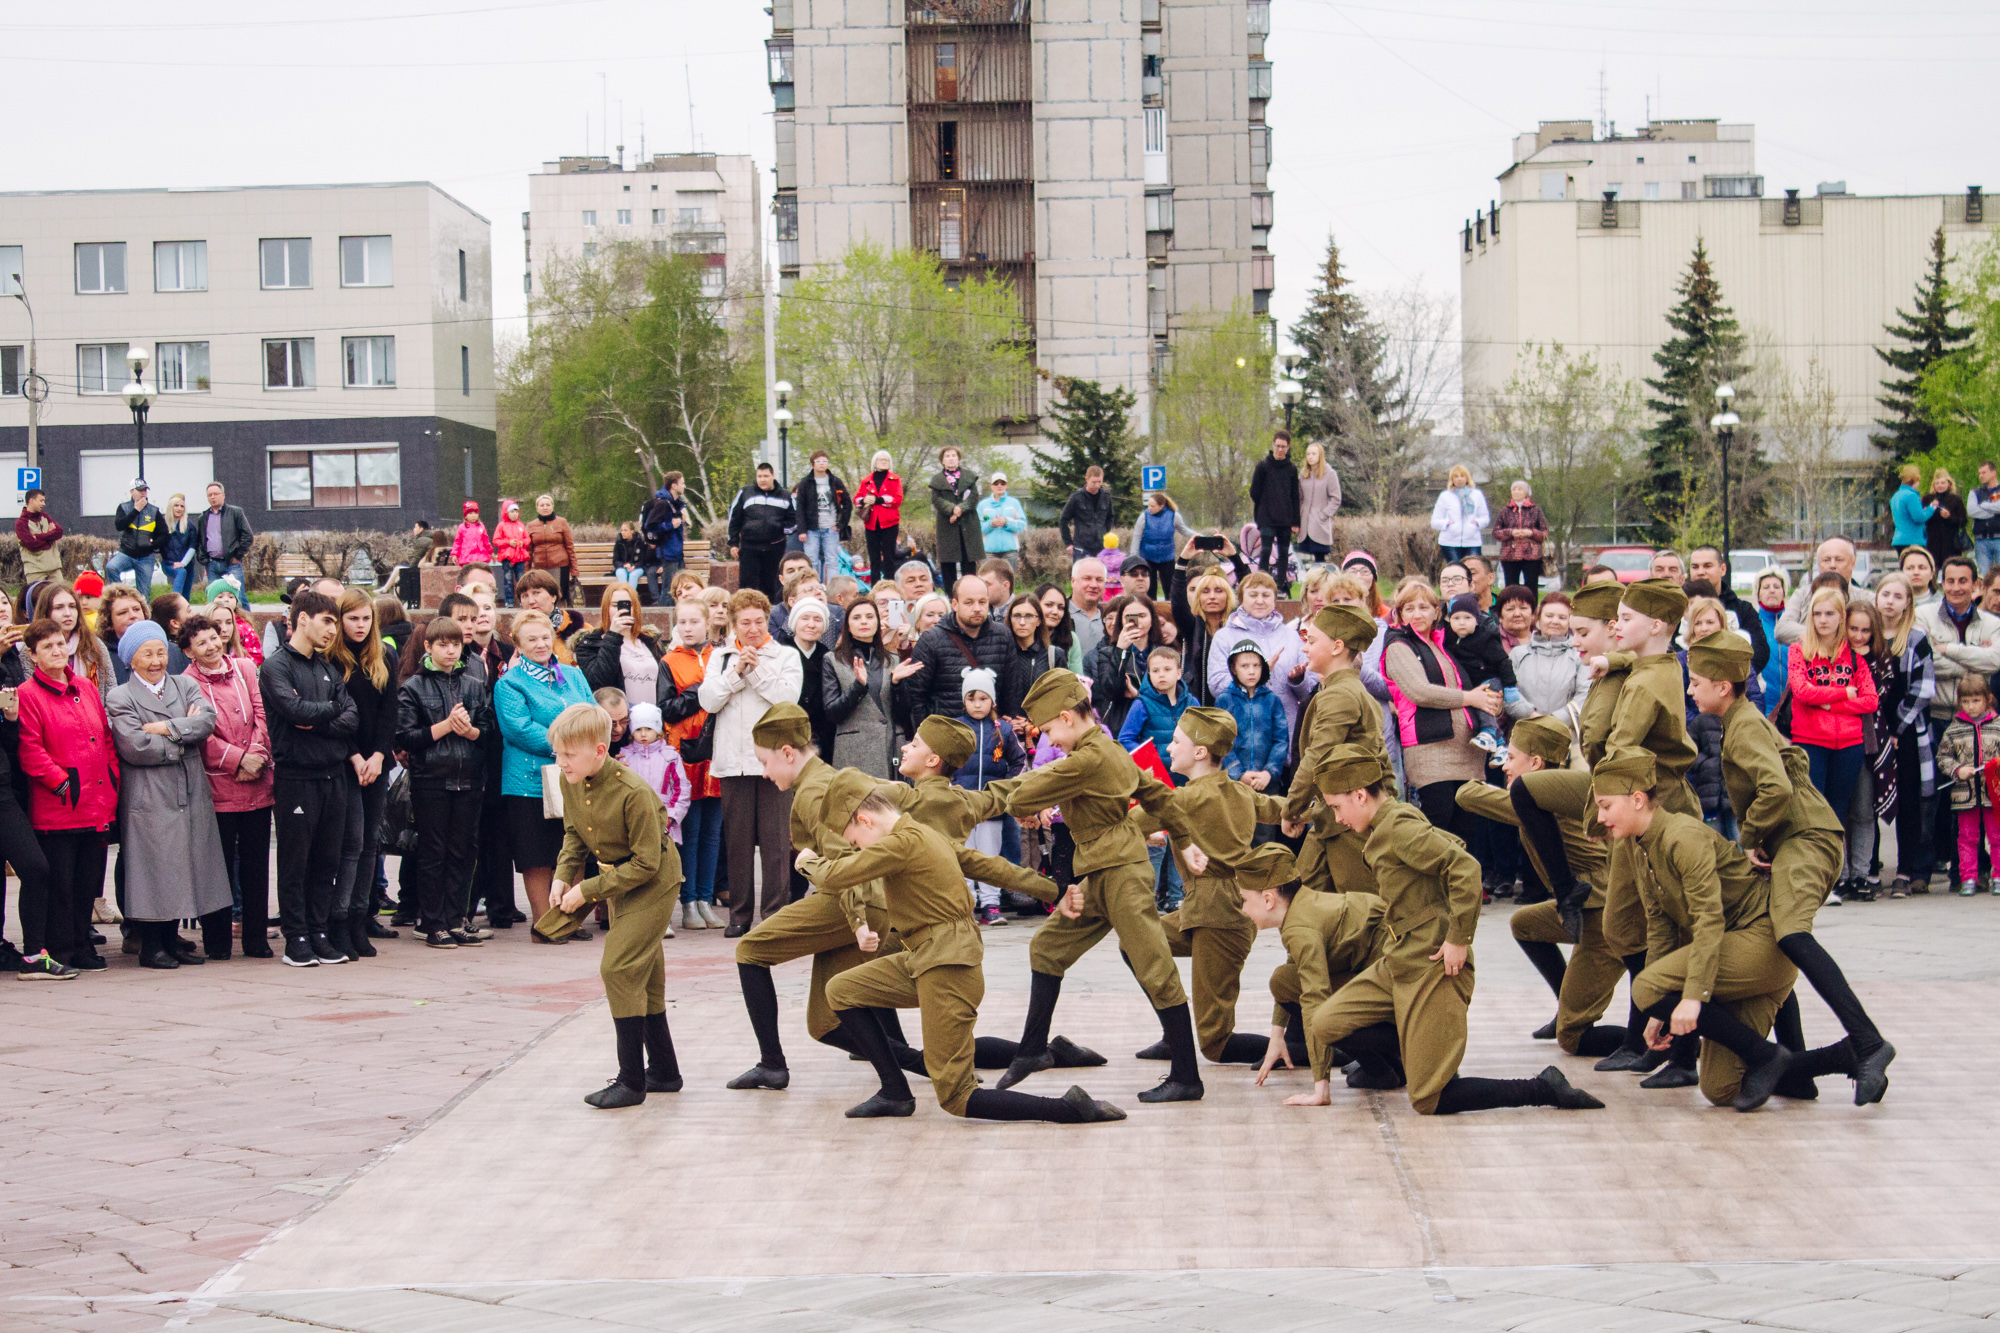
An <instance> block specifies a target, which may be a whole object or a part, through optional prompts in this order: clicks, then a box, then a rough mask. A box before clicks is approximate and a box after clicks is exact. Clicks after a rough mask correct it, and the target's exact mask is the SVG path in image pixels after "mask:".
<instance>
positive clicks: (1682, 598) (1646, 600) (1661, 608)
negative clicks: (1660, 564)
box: [1621, 579, 1688, 624]
mask: <svg viewBox="0 0 2000 1333" xmlns="http://www.w3.org/2000/svg"><path fill="white" fill-rule="evenodd" d="M1621 600H1623V601H1624V603H1625V605H1627V606H1629V607H1631V608H1632V609H1633V610H1634V611H1637V612H1638V613H1639V614H1640V615H1642V616H1651V617H1652V618H1653V619H1655V620H1664V621H1666V622H1668V623H1669V624H1672V623H1673V622H1674V621H1677V620H1679V619H1680V618H1681V617H1682V616H1684V615H1686V614H1687V609H1688V595H1687V594H1686V593H1685V592H1683V591H1681V585H1680V584H1678V583H1674V582H1672V581H1670V580H1668V579H1640V580H1639V581H1638V582H1637V583H1634V584H1630V585H1628V586H1627V587H1626V589H1625V596H1624V597H1623V598H1622V599H1621Z"/></svg>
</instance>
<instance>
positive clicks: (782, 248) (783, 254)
mask: <svg viewBox="0 0 2000 1333" xmlns="http://www.w3.org/2000/svg"><path fill="white" fill-rule="evenodd" d="M798 266H799V243H798V239H797V238H796V237H794V238H793V239H792V240H789V241H779V242H778V267H779V268H781V269H786V270H791V269H796V268H797V267H798Z"/></svg>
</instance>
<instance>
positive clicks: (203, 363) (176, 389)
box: [153, 342, 208, 393]
mask: <svg viewBox="0 0 2000 1333" xmlns="http://www.w3.org/2000/svg"><path fill="white" fill-rule="evenodd" d="M153 365H154V366H155V368H156V369H155V378H156V382H157V383H158V385H159V389H160V392H161V393H207V392H208V344H207V343H205V342H199V343H156V344H154V354H153Z"/></svg>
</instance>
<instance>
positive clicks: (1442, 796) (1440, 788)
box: [1417, 779, 1472, 842]
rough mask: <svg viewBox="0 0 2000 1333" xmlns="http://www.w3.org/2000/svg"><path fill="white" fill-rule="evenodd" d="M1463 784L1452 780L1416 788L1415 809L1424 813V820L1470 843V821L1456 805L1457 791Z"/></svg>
mask: <svg viewBox="0 0 2000 1333" xmlns="http://www.w3.org/2000/svg"><path fill="white" fill-rule="evenodd" d="M1464 785H1465V784H1464V783H1463V782H1461V781H1458V780H1456V779H1453V780H1451V781H1447V782H1433V783H1430V784H1429V785H1428V786H1423V787H1419V788H1417V808H1418V809H1419V810H1422V811H1423V812H1424V818H1425V819H1428V820H1430V821H1431V823H1433V824H1435V825H1437V826H1438V827H1439V828H1441V829H1443V830H1444V831H1445V832H1446V833H1451V834H1456V835H1457V836H1458V837H1460V838H1464V839H1466V841H1467V842H1470V841H1471V838H1470V837H1469V833H1470V830H1469V828H1468V827H1467V826H1468V825H1469V824H1470V823H1471V822H1472V821H1471V818H1470V817H1469V816H1468V815H1467V814H1466V813H1465V811H1464V810H1463V809H1461V808H1460V807H1459V804H1458V789H1459V788H1460V787H1463V786H1464Z"/></svg>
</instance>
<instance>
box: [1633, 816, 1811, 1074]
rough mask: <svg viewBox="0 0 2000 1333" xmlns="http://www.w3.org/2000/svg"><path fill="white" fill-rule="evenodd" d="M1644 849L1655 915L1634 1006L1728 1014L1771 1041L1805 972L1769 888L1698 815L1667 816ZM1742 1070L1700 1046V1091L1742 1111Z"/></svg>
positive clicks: (1643, 891)
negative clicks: (1680, 1004) (1694, 1004)
mask: <svg viewBox="0 0 2000 1333" xmlns="http://www.w3.org/2000/svg"><path fill="white" fill-rule="evenodd" d="M1629 841H1631V842H1632V843H1634V844H1635V847H1634V853H1635V863H1636V865H1637V867H1638V870H1639V880H1638V888H1639V896H1640V899H1641V901H1642V902H1643V903H1644V904H1645V908H1646V970H1645V971H1643V972H1641V973H1640V974H1639V975H1638V976H1637V977H1636V978H1634V979H1633V982H1632V999H1633V1003H1635V1004H1637V1005H1638V1006H1639V1007H1640V1008H1641V1009H1650V1008H1652V1007H1653V1006H1654V1005H1656V1004H1658V1003H1659V1002H1660V1001H1661V1000H1663V999H1666V998H1667V997H1669V996H1673V995H1684V996H1685V997H1686V998H1688V999H1690V1000H1699V1001H1701V1002H1702V1003H1703V1004H1726V1005H1728V1006H1729V1008H1730V1010H1731V1011H1732V1012H1733V1013H1734V1014H1735V1015H1736V1017H1737V1018H1739V1019H1741V1020H1742V1022H1743V1023H1744V1024H1745V1025H1746V1026H1748V1027H1749V1028H1750V1029H1751V1030H1752V1031H1753V1032H1755V1033H1756V1034H1757V1035H1758V1036H1760V1037H1761V1036H1765V1035H1767V1034H1768V1033H1769V1032H1770V1031H1771V1024H1772V1022H1773V1020H1775V1019H1776V1018H1777V1015H1778V1009H1779V1007H1780V1006H1781V1005H1783V1004H1784V1002H1785V997H1786V996H1787V995H1790V994H1791V992H1792V984H1793V983H1794V982H1795V981H1797V980H1798V975H1799V973H1798V969H1797V968H1795V967H1793V966H1792V964H1791V962H1790V961H1789V960H1788V959H1787V958H1786V957H1785V955H1784V954H1783V953H1782V952H1780V951H1779V949H1778V941H1777V937H1776V936H1775V935H1774V934H1772V931H1771V916H1770V903H1771V890H1770V882H1769V881H1768V880H1766V879H1764V877H1763V876H1761V875H1759V874H1758V873H1757V870H1756V867H1754V866H1752V865H1751V864H1750V859H1749V858H1748V857H1746V856H1745V855H1744V854H1743V853H1742V851H1741V850H1740V849H1738V847H1737V846H1736V844H1735V843H1733V842H1731V841H1729V840H1728V839H1727V838H1725V837H1723V836H1722V835H1721V834H1720V833H1717V832H1716V831H1715V830H1714V829H1712V828H1710V827H1709V826H1708V825H1707V824H1705V823H1703V822H1702V821H1701V819H1700V818H1699V817H1697V816H1694V815H1683V814H1675V813H1672V812H1669V811H1664V810H1663V811H1661V812H1660V813H1659V814H1657V815H1655V816H1654V817H1653V825H1652V827H1651V828H1649V829H1647V830H1646V832H1645V833H1644V834H1643V835H1641V836H1640V837H1638V838H1633V839H1629ZM1742 1081H1743V1064H1742V1062H1741V1061H1740V1060H1738V1059H1737V1057H1736V1056H1735V1055H1734V1054H1733V1053H1732V1052H1731V1051H1729V1050H1728V1049H1727V1048H1726V1047H1723V1046H1720V1045H1717V1044H1716V1043H1715V1042H1712V1041H1706V1040H1704V1041H1703V1042H1702V1044H1701V1091H1702V1095H1703V1096H1705V1097H1707V1098H1708V1099H1709V1101H1711V1102H1713V1103H1715V1104H1716V1105H1718V1106H1720V1105H1723V1104H1724V1103H1726V1102H1731V1101H1734V1100H1735V1098H1736V1092H1737V1088H1738V1087H1739V1086H1740V1085H1741V1083H1742Z"/></svg>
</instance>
